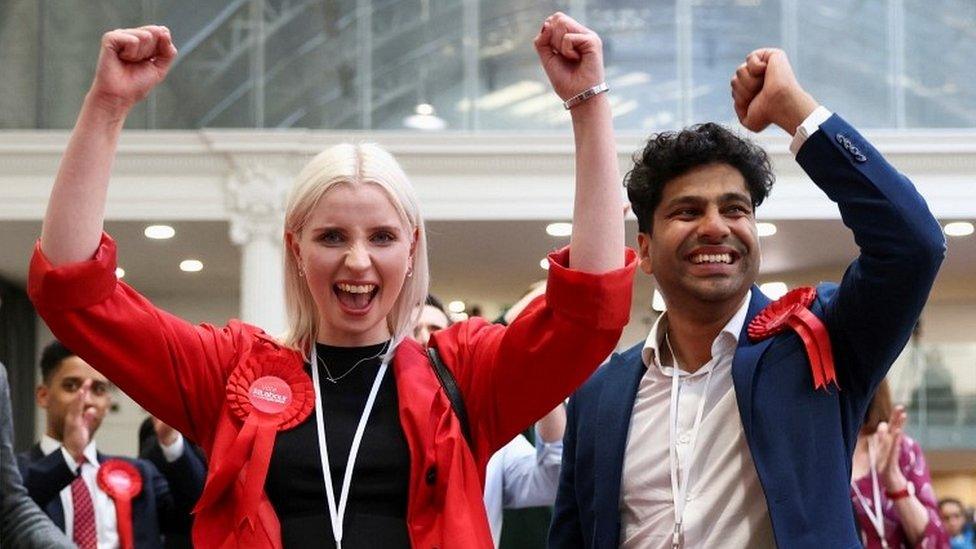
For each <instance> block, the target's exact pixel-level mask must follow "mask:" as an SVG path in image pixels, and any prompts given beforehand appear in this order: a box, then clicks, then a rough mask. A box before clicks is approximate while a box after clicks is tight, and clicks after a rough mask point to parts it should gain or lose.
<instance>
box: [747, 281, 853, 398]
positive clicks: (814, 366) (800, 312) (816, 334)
mask: <svg viewBox="0 0 976 549" xmlns="http://www.w3.org/2000/svg"><path fill="white" fill-rule="evenodd" d="M816 297H817V290H816V288H812V287H809V286H805V287H802V288H796V289H795V290H792V291H790V292H788V293H787V294H786V295H784V296H783V297H781V298H779V299H777V300H776V301H774V302H773V303H770V304H769V306H767V307H766V308H765V309H763V310H762V311H760V312H759V314H758V315H756V316H755V318H753V319H752V322H750V323H749V328H748V330H747V333H748V335H749V339H750V340H752V341H761V340H763V339H766V338H768V337H772V336H774V335H776V334H780V333H783V332H785V331H787V330H790V329H792V330H793V331H794V332H796V334H797V335H798V336H800V340H801V341H803V346H804V347H806V351H807V358H809V359H810V370H811V373H812V374H813V387H814V389H820V388H824V389H826V388H827V385H829V384H831V383H833V384H834V386H835V387H838V388H840V386H839V385H838V384H837V372H836V371H835V370H834V354H833V351H832V350H831V347H830V334H829V333H827V327H826V326H824V324H823V322H821V321H820V319H819V318H817V317H816V315H814V314H813V313H812V312H810V304H811V303H813V300H814V299H816Z"/></svg>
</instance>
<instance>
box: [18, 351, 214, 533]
mask: <svg viewBox="0 0 976 549" xmlns="http://www.w3.org/2000/svg"><path fill="white" fill-rule="evenodd" d="M41 374H42V378H43V379H42V383H41V384H40V385H39V386H38V388H37V393H36V399H37V403H38V405H39V406H41V407H42V408H44V409H45V412H46V422H47V429H46V432H45V434H44V436H43V437H42V439H41V441H40V443H38V444H35V445H34V446H33V447H32V448H31V449H30V450H29V451H27V452H23V453H21V454H19V455H18V456H17V461H18V466H19V468H20V472H21V474H22V476H23V478H24V486H25V487H26V488H27V493H28V494H29V495H30V497H31V498H32V499H33V500H34V501H35V502H36V503H37V504H38V505H39V506H40V507H41V508H42V509H43V510H44V511H45V512H46V513H47V515H48V516H49V517H51V519H52V520H53V521H54V522H55V524H57V525H58V527H60V528H61V529H63V530H64V531H65V533H66V534H67V535H68V536H69V537H70V538H72V540H73V541H74V542H75V543H76V544H77V545H78V547H80V548H82V549H85V548H94V547H96V546H97V547H104V546H117V545H118V543H119V539H120V526H122V525H120V524H119V523H118V517H117V514H116V503H115V501H114V500H113V498H112V497H111V496H110V494H108V493H106V492H105V491H104V490H102V488H101V487H100V486H99V483H98V482H97V480H96V479H97V474H98V470H99V468H100V467H102V466H104V465H105V464H106V461H107V460H111V459H121V460H123V461H125V462H127V463H129V464H131V465H133V466H134V467H135V469H136V471H137V472H138V474H139V475H140V477H141V480H142V490H141V492H140V493H139V494H138V495H137V496H136V497H135V498H133V499H132V525H131V526H132V531H133V533H134V542H135V546H136V547H138V548H144V547H145V548H161V547H162V544H163V538H162V536H164V535H167V534H185V533H186V532H183V531H182V530H184V529H186V528H187V527H188V524H189V521H188V520H187V519H188V517H189V513H190V511H191V510H192V506H193V503H194V502H195V501H196V500H197V498H198V497H199V495H200V491H201V490H202V489H203V482H204V476H205V472H204V471H205V469H204V466H203V462H202V461H201V460H200V458H199V457H198V456H197V455H196V454H194V453H193V452H190V451H187V450H186V449H185V448H186V443H185V442H184V441H183V438H182V436H181V435H180V434H179V433H178V432H176V431H174V430H172V429H171V428H167V426H165V425H162V426H160V427H158V428H157V435H158V436H159V446H160V448H161V451H160V452H159V453H158V455H159V458H160V459H158V460H154V461H156V462H158V463H154V461H149V460H142V459H129V458H119V457H116V456H106V455H104V454H101V453H100V452H98V451H97V450H96V448H95V441H94V437H95V433H96V432H97V430H98V427H99V426H100V425H101V422H102V419H104V417H105V414H106V412H107V411H108V408H109V406H110V404H111V394H110V389H111V386H110V384H109V381H108V380H107V379H106V378H105V376H103V375H102V374H100V373H99V372H98V371H96V370H95V369H94V368H92V367H91V366H90V365H89V364H87V363H86V362H85V361H83V360H82V359H81V358H79V357H78V356H77V355H75V354H74V353H72V352H71V351H70V350H68V349H67V348H65V347H64V346H63V345H62V344H61V343H59V342H57V341H55V342H53V343H52V344H50V345H48V346H47V347H46V348H45V349H44V352H43V354H42V357H41ZM160 471H162V473H161V472H160Z"/></svg>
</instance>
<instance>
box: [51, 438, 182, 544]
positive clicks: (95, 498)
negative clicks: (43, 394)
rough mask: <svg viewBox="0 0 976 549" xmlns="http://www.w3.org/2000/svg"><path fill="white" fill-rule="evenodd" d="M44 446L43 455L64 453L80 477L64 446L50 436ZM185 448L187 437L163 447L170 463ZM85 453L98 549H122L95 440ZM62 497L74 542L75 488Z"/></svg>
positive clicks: (84, 467)
mask: <svg viewBox="0 0 976 549" xmlns="http://www.w3.org/2000/svg"><path fill="white" fill-rule="evenodd" d="M40 446H41V452H42V453H43V454H44V455H45V456H47V455H49V454H51V453H53V452H57V451H59V450H60V451H61V455H62V456H64V461H65V463H67V464H68V469H70V470H71V472H72V473H75V474H78V462H77V461H76V460H75V458H74V457H73V456H72V455H71V453H69V452H68V451H67V450H65V449H64V447H63V446H62V445H61V443H60V442H58V441H57V440H55V439H53V438H52V437H50V436H48V435H44V436H42V437H41V442H40ZM183 447H184V443H183V435H180V434H179V433H177V437H176V440H175V441H174V442H173V444H171V445H169V446H166V445H164V444H162V443H160V448H161V449H162V450H163V456H164V457H165V458H166V461H168V462H173V461H176V460H177V459H179V457H180V456H182V455H183ZM83 453H84V455H85V462H84V463H83V464H81V477H82V478H83V479H84V480H85V485H86V486H88V492H89V493H91V498H92V506H93V507H94V508H95V533H96V535H97V539H98V549H115V548H116V547H118V546H119V531H118V523H117V522H116V517H115V501H114V500H112V498H111V497H109V495H108V494H106V493H105V492H103V491H102V489H101V488H99V486H98V480H97V475H98V468H99V467H100V464H99V462H98V451H97V450H96V448H95V441H94V440H92V441H91V442H89V443H88V446H86V447H85V451H84V452H83ZM59 495H60V496H61V507H63V508H64V531H65V533H66V534H67V535H68V537H69V538H70V537H71V535H72V533H73V532H74V523H75V522H74V516H75V513H74V502H73V501H72V499H71V485H70V484H69V485H68V486H66V487H65V488H63V489H62V490H61V492H60V494H59Z"/></svg>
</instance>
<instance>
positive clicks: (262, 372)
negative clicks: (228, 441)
mask: <svg viewBox="0 0 976 549" xmlns="http://www.w3.org/2000/svg"><path fill="white" fill-rule="evenodd" d="M256 355H257V353H255V354H252V355H251V357H249V359H248V360H247V361H245V362H244V363H243V364H241V365H240V366H238V367H237V368H235V369H234V371H233V372H232V373H231V375H230V378H229V379H228V380H227V405H228V406H229V407H230V411H231V412H232V413H233V414H234V416H235V417H237V419H239V420H241V422H242V423H243V422H246V421H247V419H248V417H250V416H251V415H252V412H253V411H254V410H255V408H254V403H253V402H252V395H251V386H252V385H254V383H255V382H257V381H258V380H259V379H261V378H265V377H274V378H278V379H279V380H281V381H283V382H285V383H286V384H287V386H288V388H289V390H290V392H291V394H290V397H291V401H290V402H289V403H288V404H287V405H286V406H285V407H284V409H283V410H281V411H280V412H279V413H277V414H271V413H268V412H266V411H265V412H263V413H261V415H262V416H265V417H263V418H262V419H263V420H270V421H272V422H274V423H275V424H276V425H277V427H278V430H279V431H285V430H287V429H291V428H293V427H296V426H298V424H299V423H301V422H303V421H305V418H307V417H308V415H309V414H311V413H312V409H313V408H314V407H315V388H314V387H313V386H312V380H311V378H309V377H308V374H307V373H305V369H304V368H302V366H301V364H302V363H301V361H300V360H296V357H294V356H290V355H284V354H283V353H282V352H281V351H280V350H279V351H278V352H275V353H260V355H265V356H256ZM258 412H259V413H260V412H261V410H258Z"/></svg>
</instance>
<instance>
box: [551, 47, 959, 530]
mask: <svg viewBox="0 0 976 549" xmlns="http://www.w3.org/2000/svg"><path fill="white" fill-rule="evenodd" d="M732 96H733V98H734V101H735V111H736V113H737V115H738V117H739V120H740V121H741V122H742V124H743V125H744V126H745V127H746V128H748V129H750V130H752V131H757V132H758V131H761V130H762V129H764V128H765V127H767V126H768V125H769V124H775V125H777V126H779V127H780V128H782V129H784V130H786V131H787V132H788V133H789V134H791V135H793V136H794V139H793V143H792V145H791V151H792V152H793V153H794V154H795V155H796V159H797V162H798V163H799V164H800V166H801V167H803V169H804V170H805V171H806V173H807V174H808V175H809V176H810V178H811V179H812V180H813V181H814V182H815V183H816V184H817V185H818V186H819V187H820V188H821V189H822V190H823V191H824V192H825V193H826V194H827V196H828V197H829V198H830V199H831V200H833V201H834V202H837V203H838V206H839V208H840V213H841V217H842V219H843V222H844V224H845V225H846V226H848V227H850V228H851V230H852V231H853V233H854V240H855V241H856V243H857V244H858V246H859V247H860V255H859V257H858V258H857V259H855V260H854V262H853V263H852V264H851V265H850V267H849V268H848V269H847V272H846V273H845V275H844V277H843V280H842V281H841V282H840V284H839V285H836V284H822V285H820V286H818V287H817V288H816V297H815V298H814V299H813V301H812V303H809V305H808V308H809V310H810V311H811V312H812V314H813V315H815V316H816V318H817V319H819V321H820V322H819V323H820V324H821V325H822V326H823V327H824V328H825V329H824V331H823V332H821V333H822V338H823V339H825V340H827V341H829V344H830V345H831V347H832V349H833V359H834V362H835V368H836V385H837V386H839V389H838V388H837V386H835V385H834V384H830V385H829V386H828V387H827V388H819V389H815V388H814V381H815V378H814V376H813V373H812V369H811V364H810V361H809V360H808V358H807V357H808V355H807V348H806V346H805V344H804V342H803V341H802V340H801V338H800V337H798V336H797V333H796V332H794V331H793V330H787V331H785V332H783V333H780V334H779V335H775V336H771V337H765V338H763V339H761V340H753V339H750V338H749V337H748V335H747V327H748V326H749V324H750V322H751V321H752V320H753V319H754V318H755V317H756V316H757V314H759V313H760V311H762V310H763V309H764V308H766V306H767V305H769V303H770V300H769V299H768V298H767V297H766V296H764V295H763V294H762V293H761V292H760V291H759V289H758V288H757V287H756V286H755V285H754V282H755V280H756V278H757V275H758V272H759V264H760V249H759V242H758V237H757V231H756V218H755V213H754V211H755V208H756V207H757V206H758V205H759V204H760V203H761V202H762V201H763V199H764V198H765V197H766V195H767V194H768V191H769V189H770V188H771V185H772V181H773V176H772V171H771V168H770V165H769V161H768V159H767V157H766V155H765V153H764V152H763V151H762V150H761V149H760V148H758V147H757V146H755V145H754V144H752V143H750V142H748V141H747V140H744V139H741V138H739V137H737V136H736V135H734V134H732V133H731V132H729V131H727V130H725V129H723V128H721V127H720V126H717V125H715V124H704V125H701V126H696V127H692V128H688V129H685V130H683V131H680V132H669V133H662V134H659V135H657V136H655V137H653V138H652V139H651V140H650V142H649V143H648V144H647V146H646V148H645V149H644V150H643V152H642V153H641V154H639V155H638V156H637V157H636V158H635V166H634V168H633V170H632V171H631V172H630V173H629V174H628V176H627V181H626V186H627V190H628V196H629V198H630V201H631V205H632V207H633V210H634V213H635V214H636V215H637V219H638V224H639V234H638V244H639V247H640V266H641V269H642V270H643V271H644V272H645V273H647V274H653V275H654V277H655V279H656V281H657V285H658V287H659V289H660V291H661V293H662V295H663V296H664V300H665V302H666V304H667V312H666V313H665V314H664V315H662V317H661V318H660V319H659V320H658V322H657V323H656V324H655V325H654V327H653V328H652V329H651V331H650V334H649V336H648V338H647V340H646V342H642V343H640V344H638V345H636V346H634V347H632V348H631V349H629V350H627V351H625V352H623V353H622V354H619V355H615V356H614V357H613V358H612V359H611V361H610V362H609V364H607V365H606V366H604V367H603V368H601V369H600V370H599V371H598V372H597V373H596V374H595V375H594V376H593V377H592V378H591V379H590V380H589V381H588V382H587V383H586V384H585V385H584V386H583V387H582V388H581V389H580V390H579V391H578V392H577V393H576V395H574V397H573V398H572V400H571V402H570V404H569V409H568V425H567V428H566V438H565V445H564V453H563V470H562V475H561V478H560V487H559V493H558V496H557V500H556V508H555V513H554V516H553V523H552V528H551V531H550V537H549V541H550V546H551V547H560V548H561V547H618V546H619V547H635V548H636V547H640V548H658V547H773V546H779V547H789V548H795V547H799V548H804V547H810V548H817V549H824V548H828V547H829V548H831V549H833V548H854V547H860V542H859V540H858V536H857V531H856V527H855V521H854V515H853V513H852V510H851V504H850V496H849V483H850V476H851V455H852V452H853V451H854V445H855V441H856V439H857V433H858V430H859V428H860V425H861V422H862V419H863V417H864V413H865V410H866V409H867V406H868V403H869V402H870V400H871V396H872V394H873V393H874V390H875V388H876V387H877V385H878V383H879V382H880V381H881V380H882V379H883V378H884V376H885V373H886V372H887V370H888V368H889V367H890V365H891V363H892V362H893V361H894V360H895V358H896V357H897V356H898V354H899V352H900V351H901V349H902V348H903V346H904V344H905V342H906V341H907V340H908V338H909V335H910V334H911V331H912V327H913V326H914V325H915V322H916V320H917V318H918V316H919V314H920V313H921V311H922V307H923V306H924V304H925V301H926V299H927V296H928V292H929V290H930V288H931V286H932V283H933V280H934V278H935V275H936V273H937V271H938V267H939V265H940V263H941V261H942V259H943V257H944V253H945V242H944V239H943V237H942V233H941V230H940V227H939V225H938V223H937V222H936V220H935V219H934V218H933V217H932V215H931V213H930V212H929V210H928V207H927V206H926V204H925V202H924V200H923V199H922V197H921V196H919V194H918V193H917V192H916V191H915V189H914V187H913V186H912V185H911V183H910V182H909V181H908V180H907V179H906V178H905V177H904V176H902V175H901V174H899V173H898V172H897V171H895V169H894V168H893V167H891V166H890V165H889V164H888V163H887V162H886V161H885V160H884V159H883V158H882V157H881V155H880V154H879V153H878V151H877V150H875V149H874V148H873V147H872V146H871V145H870V144H869V143H868V142H867V141H866V140H865V139H864V138H863V137H862V136H861V135H860V134H858V132H857V131H856V130H855V129H854V128H852V127H851V126H849V125H848V124H847V123H846V122H844V120H842V119H841V118H840V117H839V116H836V115H833V114H831V113H830V112H829V111H827V110H826V109H825V108H823V107H821V106H819V105H818V103H817V102H816V101H815V100H814V99H813V97H811V96H810V95H809V94H808V93H806V92H805V91H804V90H803V88H802V87H801V86H800V85H799V83H798V82H797V81H796V79H795V77H794V75H793V72H792V69H791V68H790V65H789V62H788V60H787V58H786V55H785V54H784V53H783V52H782V51H779V50H774V49H763V50H757V51H755V52H752V53H751V54H750V55H749V56H748V57H747V59H746V62H745V63H743V64H742V65H741V66H740V67H739V68H738V70H737V71H736V73H735V75H734V76H733V78H732ZM797 252H798V253H803V250H797ZM821 345H823V341H821ZM896 492H898V491H896ZM895 495H897V496H899V497H914V495H912V494H910V493H907V492H906V493H905V494H900V493H896V494H895Z"/></svg>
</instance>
